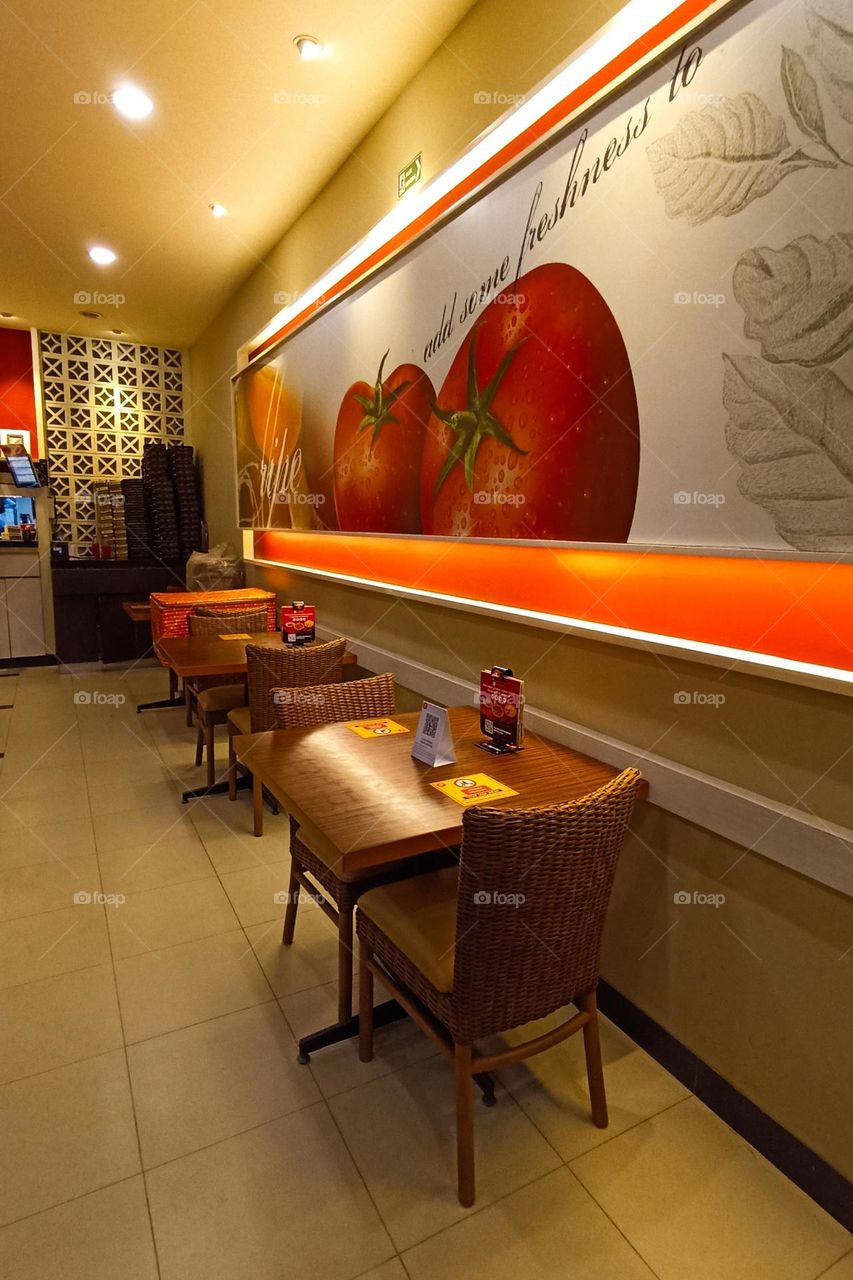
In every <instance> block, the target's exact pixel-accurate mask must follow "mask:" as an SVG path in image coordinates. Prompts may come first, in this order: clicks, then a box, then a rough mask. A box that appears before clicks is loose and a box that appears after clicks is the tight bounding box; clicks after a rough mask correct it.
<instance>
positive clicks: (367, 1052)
mask: <svg viewBox="0 0 853 1280" xmlns="http://www.w3.org/2000/svg"><path fill="white" fill-rule="evenodd" d="M372 959H373V952H372V951H371V950H370V947H369V946H368V945H367V943H366V942H365V941H364V939H360V940H359V944H358V1056H359V1058H360V1059H361V1061H362V1062H372V1061H373V974H372V973H371V971H370V969H368V967H367V965H368V962H369V961H370V960H372Z"/></svg>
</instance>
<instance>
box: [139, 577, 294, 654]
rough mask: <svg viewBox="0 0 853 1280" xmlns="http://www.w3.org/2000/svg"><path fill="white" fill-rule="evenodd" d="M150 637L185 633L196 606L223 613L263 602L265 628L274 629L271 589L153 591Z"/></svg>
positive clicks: (150, 598)
mask: <svg viewBox="0 0 853 1280" xmlns="http://www.w3.org/2000/svg"><path fill="white" fill-rule="evenodd" d="M149 600H150V602H151V638H152V640H154V642H155V644H156V642H157V641H158V640H160V639H162V638H163V637H164V636H185V635H187V633H188V631H189V626H188V624H187V618H188V616H189V615H190V614H191V613H192V612H193V611H194V610H195V609H197V608H198V606H199V605H215V606H216V607H217V609H221V610H222V612H223V613H241V612H243V611H244V610H245V608H246V606H247V605H259V604H265V605H266V607H267V631H275V629H276V625H277V621H276V614H277V610H276V598H275V592H274V591H262V590H261V589H260V587H242V588H241V589H240V590H239V591H166V592H159V591H152V593H151V595H150V596H149Z"/></svg>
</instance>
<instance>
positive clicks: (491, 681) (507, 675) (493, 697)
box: [480, 667, 524, 751]
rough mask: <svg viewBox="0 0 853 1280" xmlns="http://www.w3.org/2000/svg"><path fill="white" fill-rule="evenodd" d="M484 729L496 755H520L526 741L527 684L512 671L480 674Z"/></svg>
mask: <svg viewBox="0 0 853 1280" xmlns="http://www.w3.org/2000/svg"><path fill="white" fill-rule="evenodd" d="M480 728H481V730H482V731H483V733H484V734H485V735H486V739H487V741H486V742H485V743H484V744H483V745H484V746H486V747H487V748H488V749H489V750H492V751H518V750H519V748H520V747H521V745H522V741H523V737H524V681H523V680H516V678H515V677H514V676H513V674H512V671H511V669H510V668H509V667H492V668H491V669H490V670H488V671H481V672H480Z"/></svg>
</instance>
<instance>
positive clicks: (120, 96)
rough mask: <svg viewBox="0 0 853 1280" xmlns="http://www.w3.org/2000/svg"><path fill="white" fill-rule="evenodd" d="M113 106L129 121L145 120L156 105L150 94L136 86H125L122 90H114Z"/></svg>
mask: <svg viewBox="0 0 853 1280" xmlns="http://www.w3.org/2000/svg"><path fill="white" fill-rule="evenodd" d="M112 104H113V106H114V107H115V109H116V111H118V113H119V114H120V115H123V116H126V117H127V119H128V120H144V119H145V117H146V116H150V115H151V112H152V111H153V110H154V103H153V102H152V101H151V99H150V98H149V97H148V94H147V93H143V92H142V90H141V89H137V87H136V85H134V84H123V85H122V86H121V88H120V89H116V90H114V92H113V94H112Z"/></svg>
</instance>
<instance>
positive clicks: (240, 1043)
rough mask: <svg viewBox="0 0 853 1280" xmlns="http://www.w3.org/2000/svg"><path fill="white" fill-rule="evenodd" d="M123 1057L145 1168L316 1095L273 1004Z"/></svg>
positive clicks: (202, 1025)
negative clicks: (128, 1071) (124, 1058)
mask: <svg viewBox="0 0 853 1280" xmlns="http://www.w3.org/2000/svg"><path fill="white" fill-rule="evenodd" d="M128 1057H129V1062H130V1076H131V1082H132V1085H133V1096H134V1102H135V1105H136V1116H137V1122H138V1124H139V1134H140V1140H141V1143H142V1163H143V1166H144V1167H145V1168H151V1167H152V1166H153V1165H157V1164H163V1163H164V1161H166V1160H173V1159H175V1157H176V1156H183V1155H187V1154H188V1153H189V1152H191V1151H196V1150H198V1149H199V1148H200V1147H204V1146H208V1145H210V1144H211V1143H213V1142H219V1141H221V1139H223V1138H230V1137H233V1136H234V1135H235V1134H238V1133H242V1132H243V1131H244V1130H245V1129H251V1128H253V1127H254V1126H256V1125H259V1124H264V1123H265V1122H266V1121H268V1120H274V1119H276V1118H277V1117H279V1116H283V1115H287V1114H288V1113H289V1112H291V1111H298V1110H299V1109H300V1108H302V1107H305V1106H308V1105H309V1104H310V1103H314V1102H316V1101H317V1100H318V1099H319V1097H320V1093H319V1090H318V1089H317V1086H316V1084H315V1083H314V1079H313V1076H312V1073H311V1071H310V1070H309V1069H308V1068H307V1067H301V1066H299V1064H298V1063H297V1061H296V1042H295V1041H294V1039H293V1037H292V1036H291V1034H290V1032H289V1031H288V1029H287V1025H286V1023H285V1021H284V1019H283V1017H282V1016H281V1013H280V1012H279V1009H278V1006H277V1005H276V1004H275V1003H274V1002H273V1003H271V1004H264V1005H257V1006H256V1007H255V1008H252V1009H242V1010H241V1011H240V1012H239V1013H229V1014H226V1015H225V1017H222V1018H214V1019H212V1020H211V1021H210V1022H202V1023H200V1024H199V1025H198V1026H195V1027H187V1028H186V1029H185V1030H183V1031H173V1032H172V1033H171V1034H169V1035H165V1036H157V1037H156V1038H155V1039H154V1040H146V1041H145V1042H144V1043H142V1044H136V1045H131V1046H130V1049H129V1053H128Z"/></svg>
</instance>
